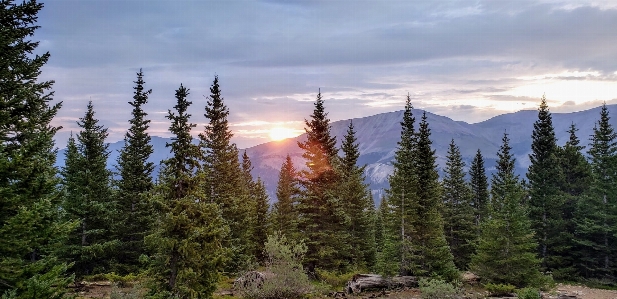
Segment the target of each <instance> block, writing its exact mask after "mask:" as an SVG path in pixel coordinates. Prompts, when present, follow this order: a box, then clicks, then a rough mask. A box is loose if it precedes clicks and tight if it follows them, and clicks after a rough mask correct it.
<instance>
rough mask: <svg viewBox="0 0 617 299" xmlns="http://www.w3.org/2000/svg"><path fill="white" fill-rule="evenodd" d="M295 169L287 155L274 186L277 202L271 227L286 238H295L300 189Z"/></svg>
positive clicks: (297, 237) (296, 234) (296, 236)
mask: <svg viewBox="0 0 617 299" xmlns="http://www.w3.org/2000/svg"><path fill="white" fill-rule="evenodd" d="M297 175H298V174H297V171H296V169H295V167H294V165H293V162H292V160H291V157H290V156H289V155H287V157H286V158H285V162H283V165H282V166H281V171H280V172H279V180H278V184H277V186H276V198H277V202H276V203H274V207H273V210H272V229H273V230H274V231H278V232H280V233H281V235H283V236H285V237H286V238H287V239H288V240H297V239H299V236H298V229H297V228H298V215H297V210H296V207H295V205H296V203H297V200H298V195H299V192H300V189H299V187H298V178H297Z"/></svg>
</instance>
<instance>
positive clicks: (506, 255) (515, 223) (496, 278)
mask: <svg viewBox="0 0 617 299" xmlns="http://www.w3.org/2000/svg"><path fill="white" fill-rule="evenodd" d="M502 141H503V143H502V145H501V147H500V149H499V152H498V153H497V156H498V158H499V159H498V162H497V173H496V174H493V178H492V188H491V202H490V205H489V217H485V218H484V219H483V220H482V223H481V235H480V238H479V241H478V247H477V252H476V254H475V255H473V256H472V260H471V265H470V268H471V270H472V271H474V273H476V274H478V275H479V276H480V277H482V280H483V281H484V282H485V283H488V282H491V283H504V284H513V285H515V286H518V287H524V286H528V285H534V284H536V285H535V286H537V284H538V283H541V281H542V279H541V274H540V271H539V264H540V261H539V260H538V258H537V257H536V249H537V243H535V241H534V237H533V230H532V229H531V222H530V220H529V218H528V212H527V209H526V208H525V206H524V205H523V204H522V201H523V197H524V196H525V192H524V190H523V187H522V184H521V182H520V181H519V178H518V176H517V175H515V174H514V162H515V160H514V158H513V156H512V154H511V153H510V150H511V149H512V148H511V147H510V145H509V138H508V134H504V137H503V139H502Z"/></svg>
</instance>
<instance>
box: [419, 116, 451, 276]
mask: <svg viewBox="0 0 617 299" xmlns="http://www.w3.org/2000/svg"><path fill="white" fill-rule="evenodd" d="M428 125H429V124H428V122H427V120H426V112H424V114H423V115H422V120H421V121H420V128H419V130H418V145H417V166H416V167H417V168H416V169H417V173H418V183H417V189H416V190H417V199H418V203H417V209H416V210H415V211H414V212H415V213H416V217H414V218H415V219H417V220H416V221H417V222H415V223H413V228H414V230H413V232H412V234H411V236H412V237H411V242H412V248H414V250H416V251H417V252H418V253H419V254H417V255H416V256H415V258H414V259H413V260H412V261H411V269H412V273H414V275H419V276H421V275H437V276H440V277H443V278H445V279H448V280H452V279H455V278H456V277H457V276H458V272H457V271H456V268H455V266H454V262H453V256H452V253H451V252H450V248H449V247H448V242H447V241H446V238H445V234H444V229H443V227H444V226H443V225H444V224H443V219H442V218H441V213H440V212H441V194H442V190H441V186H440V184H439V174H438V173H437V164H436V162H435V161H436V157H435V150H433V149H432V148H431V144H432V141H431V140H430V136H431V131H430V129H429V127H428Z"/></svg>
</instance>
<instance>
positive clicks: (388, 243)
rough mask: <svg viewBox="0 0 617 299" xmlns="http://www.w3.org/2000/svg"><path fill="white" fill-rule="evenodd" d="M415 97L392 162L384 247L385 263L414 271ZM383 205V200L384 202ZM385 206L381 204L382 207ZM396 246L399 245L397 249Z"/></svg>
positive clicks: (407, 108)
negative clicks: (412, 263)
mask: <svg viewBox="0 0 617 299" xmlns="http://www.w3.org/2000/svg"><path fill="white" fill-rule="evenodd" d="M412 110H413V106H412V105H411V97H410V96H409V95H407V100H406V102H405V111H404V112H403V120H402V122H401V140H400V141H399V142H398V143H397V148H396V152H395V153H394V161H393V162H392V166H393V167H394V171H393V173H392V175H391V176H390V177H388V182H389V184H390V188H389V189H387V190H386V196H385V198H384V200H385V201H386V202H387V203H388V204H387V205H385V207H388V208H389V211H388V213H387V216H388V217H382V221H383V225H384V241H383V242H384V248H383V252H382V254H381V257H380V259H381V263H382V264H383V262H384V261H387V264H384V267H396V268H397V269H396V272H398V273H399V274H408V273H410V271H411V268H410V264H409V261H410V260H411V259H412V258H413V256H412V255H413V251H411V247H410V246H409V245H410V244H409V242H408V241H409V234H410V233H412V228H413V227H412V224H413V223H414V221H417V219H416V218H415V217H416V215H415V211H416V210H417V208H418V207H417V203H418V200H417V197H416V188H417V182H418V178H417V173H416V154H417V143H418V136H417V132H416V131H415V128H414V125H415V121H416V119H415V117H413V111H412ZM382 205H383V202H382ZM380 209H381V208H380ZM395 248H396V249H395ZM392 271H394V269H390V268H388V269H382V273H384V274H386V273H392Z"/></svg>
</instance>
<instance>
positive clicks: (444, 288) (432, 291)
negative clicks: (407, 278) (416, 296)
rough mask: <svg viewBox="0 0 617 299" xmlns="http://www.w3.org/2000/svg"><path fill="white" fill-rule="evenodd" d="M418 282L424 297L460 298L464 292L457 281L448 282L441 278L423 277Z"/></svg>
mask: <svg viewBox="0 0 617 299" xmlns="http://www.w3.org/2000/svg"><path fill="white" fill-rule="evenodd" d="M418 284H419V288H420V292H421V298H423V299H446V298H459V296H460V294H461V293H462V289H461V288H460V286H458V285H457V284H456V283H448V282H445V281H443V280H441V279H430V278H421V279H420V280H419V281H418Z"/></svg>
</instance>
